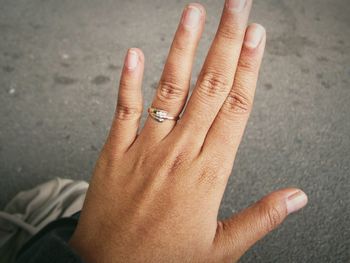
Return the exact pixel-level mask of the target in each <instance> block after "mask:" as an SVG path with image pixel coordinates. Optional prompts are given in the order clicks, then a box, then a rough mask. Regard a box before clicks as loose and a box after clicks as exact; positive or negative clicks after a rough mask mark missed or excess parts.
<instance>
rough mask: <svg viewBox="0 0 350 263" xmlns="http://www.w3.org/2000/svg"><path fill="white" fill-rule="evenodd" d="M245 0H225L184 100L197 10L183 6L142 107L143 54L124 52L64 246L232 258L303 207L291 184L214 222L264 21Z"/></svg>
mask: <svg viewBox="0 0 350 263" xmlns="http://www.w3.org/2000/svg"><path fill="white" fill-rule="evenodd" d="M251 5H252V0H246V1H244V0H241V1H240V0H227V1H226V3H225V7H224V10H223V14H222V18H221V22H220V25H219V28H218V31H217V33H216V36H215V39H214V41H213V43H212V45H211V48H210V50H209V53H208V55H207V58H206V60H205V63H204V65H203V68H202V71H201V73H200V75H199V77H198V81H197V84H196V86H195V89H194V91H193V93H192V96H191V98H190V99H189V101H188V104H187V106H186V108H184V106H185V103H186V100H187V96H188V91H189V87H190V78H191V69H192V66H193V60H194V56H195V50H196V48H197V45H198V41H199V39H200V36H201V33H202V31H203V26H204V20H205V10H204V8H203V7H202V6H201V5H199V4H190V5H188V6H187V7H186V8H185V10H184V13H183V15H182V18H181V22H180V24H179V27H178V29H177V32H176V35H175V38H174V41H173V44H172V46H171V49H170V52H169V56H168V59H167V62H166V64H165V68H164V72H163V74H162V77H161V79H160V82H159V86H158V90H157V93H156V95H155V98H154V100H153V104H152V107H154V108H157V109H162V110H165V111H167V112H169V115H170V116H178V115H179V114H180V113H181V112H182V111H183V115H182V118H181V119H180V120H179V121H173V120H166V121H164V122H158V121H156V120H155V119H153V118H152V117H151V116H149V117H148V119H147V120H146V123H145V126H144V127H143V129H142V130H141V131H140V133H138V128H139V121H140V117H141V114H142V94H141V83H142V74H143V68H144V56H143V54H142V52H141V51H140V50H139V49H136V48H133V49H130V50H129V51H128V54H127V55H126V59H125V66H124V69H123V73H122V76H121V81H120V89H119V97H118V106H117V110H116V115H115V119H114V121H113V124H112V127H111V130H110V134H109V136H108V139H107V142H106V144H105V146H104V148H103V150H102V153H101V156H100V158H99V160H98V162H97V165H96V169H95V172H94V175H93V178H92V181H91V184H90V188H89V191H88V194H87V198H86V201H85V204H84V208H83V210H82V213H81V218H80V221H79V224H78V227H77V229H76V231H75V233H74V235H73V237H72V239H71V241H70V245H71V246H72V247H73V248H74V249H75V250H76V251H77V252H78V253H79V254H80V255H81V256H82V258H83V259H84V260H85V261H86V262H232V261H236V260H238V259H239V258H240V257H241V256H242V255H243V253H244V252H245V251H246V250H247V249H248V248H249V247H250V246H252V245H253V244H254V243H255V242H256V241H257V240H259V239H260V238H262V237H263V236H264V235H266V234H267V233H268V232H270V231H271V230H272V229H274V228H275V227H277V226H278V225H279V224H280V223H281V222H282V221H283V220H284V219H285V217H286V216H287V215H288V214H290V213H292V212H294V211H296V210H299V209H300V208H301V207H303V206H304V205H305V204H306V202H307V197H306V195H305V194H304V193H303V192H302V191H300V190H298V189H284V190H280V191H277V192H274V193H272V194H269V195H268V196H266V197H265V198H263V199H262V200H261V201H259V202H258V203H256V204H254V205H252V206H251V207H249V208H247V209H245V210H244V211H242V212H240V213H238V214H236V215H234V216H233V217H232V218H231V219H228V220H225V221H218V220H217V215H218V210H219V206H220V202H221V199H222V196H223V193H224V190H225V187H226V184H227V180H228V177H229V175H230V172H231V169H232V166H233V162H234V159H235V155H236V152H237V149H238V146H239V144H240V141H241V138H242V135H243V132H244V129H245V126H246V123H247V120H248V117H249V113H250V111H251V109H252V103H253V97H254V90H255V86H256V82H257V77H258V71H259V66H260V63H261V59H262V56H263V53H264V47H265V40H266V36H265V30H264V28H263V27H262V26H260V25H258V24H252V25H250V26H249V27H247V21H248V16H249V12H250V9H251Z"/></svg>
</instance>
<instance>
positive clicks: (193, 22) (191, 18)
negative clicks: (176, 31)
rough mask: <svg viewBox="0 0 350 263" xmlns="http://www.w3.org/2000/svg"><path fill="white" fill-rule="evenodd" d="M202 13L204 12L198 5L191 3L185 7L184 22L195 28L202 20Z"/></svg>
mask: <svg viewBox="0 0 350 263" xmlns="http://www.w3.org/2000/svg"><path fill="white" fill-rule="evenodd" d="M201 15H202V12H201V10H200V9H199V8H198V7H196V6H194V5H189V6H187V7H186V9H185V12H184V15H183V19H182V23H183V24H184V25H185V26H186V27H190V28H195V27H197V26H198V25H199V22H200V20H201Z"/></svg>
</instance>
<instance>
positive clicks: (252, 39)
mask: <svg viewBox="0 0 350 263" xmlns="http://www.w3.org/2000/svg"><path fill="white" fill-rule="evenodd" d="M264 34H265V29H264V27H263V26H261V25H258V24H253V25H250V26H249V27H248V30H247V33H246V36H245V40H244V44H245V45H246V46H247V47H249V48H256V47H258V46H259V44H260V42H261V40H262V38H263V37H264Z"/></svg>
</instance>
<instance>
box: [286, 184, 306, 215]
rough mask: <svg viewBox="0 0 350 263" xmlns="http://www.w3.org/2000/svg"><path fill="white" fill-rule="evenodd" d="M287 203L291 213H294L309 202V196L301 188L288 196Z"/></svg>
mask: <svg viewBox="0 0 350 263" xmlns="http://www.w3.org/2000/svg"><path fill="white" fill-rule="evenodd" d="M286 204H287V212H288V215H289V214H291V213H294V212H296V211H298V210H300V209H301V208H303V207H304V206H305V205H306V204H307V196H306V194H305V193H304V192H302V191H300V190H299V191H297V192H294V193H292V194H291V195H290V196H288V197H287V199H286Z"/></svg>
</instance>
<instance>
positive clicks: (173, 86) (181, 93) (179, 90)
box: [157, 81, 186, 102]
mask: <svg viewBox="0 0 350 263" xmlns="http://www.w3.org/2000/svg"><path fill="white" fill-rule="evenodd" d="M185 96H186V91H185V89H184V88H183V87H181V86H180V85H178V84H177V83H176V82H175V81H161V83H160V85H159V88H158V92H157V97H158V99H159V100H160V101H162V102H166V101H167V102H168V101H179V100H183V99H184V97H185Z"/></svg>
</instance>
